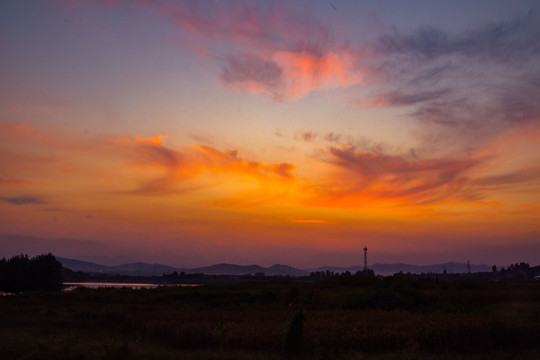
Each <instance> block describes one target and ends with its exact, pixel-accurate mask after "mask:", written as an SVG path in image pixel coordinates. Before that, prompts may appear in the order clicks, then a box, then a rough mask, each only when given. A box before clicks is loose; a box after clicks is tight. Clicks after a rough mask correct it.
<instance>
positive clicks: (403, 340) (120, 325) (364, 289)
mask: <svg viewBox="0 0 540 360" xmlns="http://www.w3.org/2000/svg"><path fill="white" fill-rule="evenodd" d="M0 319H1V321H0V358H1V359H52V358H54V359H180V358H181V359H215V358H220V359H275V358H299V359H334V358H335V359H366V358H369V359H371V358H373V359H404V358H405V359H406V358H409V359H416V358H421V359H432V358H433V359H434V358H443V359H444V358H446V359H454V358H458V359H483V358H487V357H489V358H491V359H515V358H522V359H537V358H540V284H539V283H532V282H528V283H525V282H523V283H518V282H506V283H494V282H470V281H469V282H466V281H463V282H444V281H435V280H404V279H394V278H386V279H371V278H355V277H351V278H349V279H343V278H336V279H330V280H328V281H323V282H317V283H300V282H294V281H287V280H272V281H258V282H252V283H241V284H228V285H205V286H201V287H197V288H180V287H178V288H176V287H161V288H157V289H149V290H130V289H78V290H74V291H72V292H29V293H24V294H18V295H13V296H4V297H0Z"/></svg>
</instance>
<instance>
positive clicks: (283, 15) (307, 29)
mask: <svg viewBox="0 0 540 360" xmlns="http://www.w3.org/2000/svg"><path fill="white" fill-rule="evenodd" d="M139 4H140V5H142V6H144V7H146V8H148V9H151V10H153V11H155V12H157V13H158V14H160V15H162V16H164V17H165V18H166V19H168V20H169V21H171V22H172V23H173V24H174V25H175V26H176V27H177V28H179V29H181V30H182V32H183V33H184V36H189V37H193V38H195V39H197V40H198V41H197V47H196V49H195V50H196V53H197V54H203V56H205V57H208V54H211V53H214V54H216V55H215V56H214V58H215V59H221V61H223V63H222V65H223V68H222V74H221V76H220V77H221V80H222V81H223V83H224V84H225V85H226V86H227V87H229V88H232V89H240V90H245V91H249V92H254V93H260V94H262V95H265V96H268V97H270V98H272V99H273V100H276V101H282V100H288V99H296V98H300V97H303V96H305V95H306V94H307V93H309V92H310V91H312V90H316V89H324V88H331V87H337V86H349V85H352V84H355V83H358V82H359V81H361V79H362V77H363V76H362V74H361V72H360V71H359V70H358V66H357V63H358V62H359V60H360V59H361V56H360V52H359V51H358V50H357V49H353V48H351V47H350V46H349V44H348V42H347V40H339V41H338V40H337V39H336V38H334V37H333V35H332V32H331V31H330V29H328V28H327V27H326V26H324V25H323V24H322V23H321V22H320V21H318V20H317V19H316V17H315V16H314V14H312V13H311V11H310V8H305V9H303V11H302V12H300V11H299V10H298V9H294V8H293V7H291V6H289V4H288V3H286V2H251V1H235V2H225V3H221V2H219V3H216V2H210V1H197V2H173V3H162V2H152V1H140V2H139ZM186 41H187V40H186ZM186 41H185V42H186ZM187 42H188V43H190V44H193V42H192V41H187ZM223 44H229V45H231V46H230V47H224V46H223ZM190 48H192V46H190ZM227 48H232V49H234V51H231V50H227Z"/></svg>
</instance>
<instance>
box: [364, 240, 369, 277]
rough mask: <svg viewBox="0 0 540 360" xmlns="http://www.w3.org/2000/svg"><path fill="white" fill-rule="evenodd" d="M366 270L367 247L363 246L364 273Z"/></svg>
mask: <svg viewBox="0 0 540 360" xmlns="http://www.w3.org/2000/svg"><path fill="white" fill-rule="evenodd" d="M367 269H368V268H367V247H366V246H365V245H364V272H366V271H367Z"/></svg>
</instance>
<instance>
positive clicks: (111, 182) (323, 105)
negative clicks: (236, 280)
mask: <svg viewBox="0 0 540 360" xmlns="http://www.w3.org/2000/svg"><path fill="white" fill-rule="evenodd" d="M364 245H367V247H368V248H369V262H370V263H376V262H377V263H392V262H403V263H416V264H432V263H440V262H446V261H460V262H466V261H467V260H470V261H471V263H475V264H480V263H486V264H498V265H505V266H506V265H508V264H509V263H511V262H520V261H526V262H529V263H531V264H534V265H538V264H540V7H538V2H535V1H530V2H529V1H518V0H515V1H492V0H489V1H472V2H471V1H447V2H439V1H437V2H428V1H407V2H403V1H362V2H359V1H344V0H331V1H257V2H255V1H253V2H251V1H245V2H243V1H152V0H139V1H137V0H133V1H122V0H116V1H105V0H102V1H97V0H96V1H83V0H69V1H68V0H65V1H2V2H1V3H0V257H2V256H6V257H8V256H12V255H15V254H17V253H21V252H25V253H29V254H36V253H41V252H52V253H53V254H55V255H58V256H64V257H72V258H79V259H86V260H95V259H101V260H102V261H103V262H107V261H108V262H110V263H113V262H115V261H118V262H125V261H121V260H128V259H133V260H136V261H144V262H160V263H165V264H169V265H174V266H186V267H194V266H204V265H211V264H214V263H222V262H228V263H237V264H242V265H247V264H259V265H263V266H268V265H272V264H274V263H282V264H288V265H291V266H296V267H304V268H306V267H316V266H322V265H335V266H352V265H359V264H362V261H363V258H362V248H363V247H364ZM118 257H121V258H118ZM115 259H116V260H115Z"/></svg>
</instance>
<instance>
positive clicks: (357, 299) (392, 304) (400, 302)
mask: <svg viewBox="0 0 540 360" xmlns="http://www.w3.org/2000/svg"><path fill="white" fill-rule="evenodd" d="M425 303H426V298H425V295H424V294H423V293H422V292H420V291H417V290H413V289H407V288H378V289H373V290H367V291H362V292H358V293H356V294H353V295H350V296H349V297H348V298H347V299H346V301H345V307H346V308H349V309H364V308H368V309H384V310H393V309H400V310H410V311H412V310H418V309H419V308H420V307H421V306H423V305H424V304H425Z"/></svg>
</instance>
